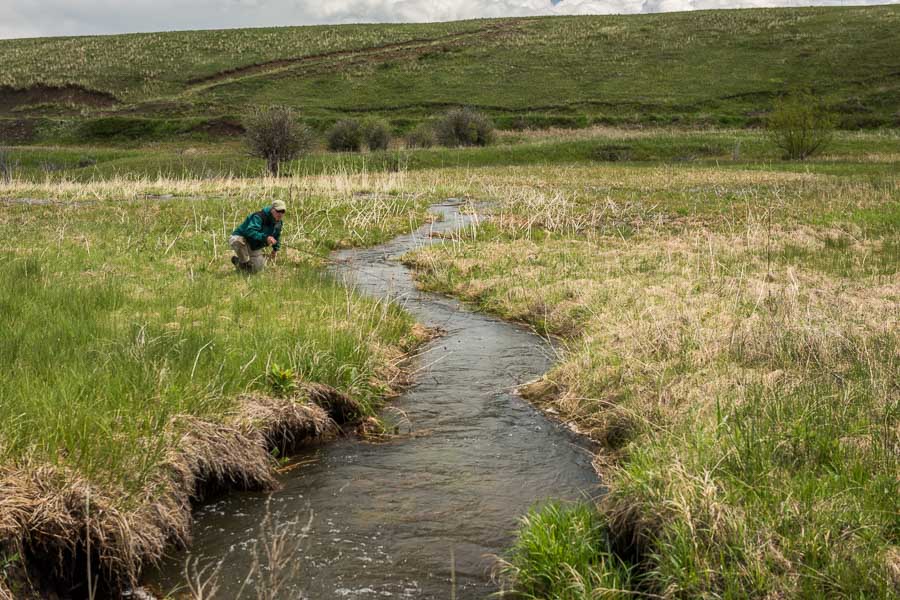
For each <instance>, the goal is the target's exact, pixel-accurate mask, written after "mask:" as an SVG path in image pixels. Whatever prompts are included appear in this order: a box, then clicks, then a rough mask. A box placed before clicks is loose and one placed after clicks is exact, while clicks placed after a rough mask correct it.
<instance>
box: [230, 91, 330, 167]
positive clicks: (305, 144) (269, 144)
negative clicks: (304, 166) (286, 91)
mask: <svg viewBox="0 0 900 600" xmlns="http://www.w3.org/2000/svg"><path fill="white" fill-rule="evenodd" d="M244 129H245V130H246V134H245V136H244V142H245V143H246V145H247V149H248V151H249V153H250V155H251V156H257V157H259V158H264V159H266V167H267V168H268V169H269V173H271V174H272V175H274V176H278V173H279V171H280V169H281V163H283V162H287V161H290V160H294V159H295V158H297V157H298V156H300V155H301V154H305V153H307V152H309V151H310V150H311V149H312V147H313V144H314V142H315V134H314V133H313V131H312V129H310V128H309V127H307V126H306V125H302V124H300V123H299V122H298V121H297V115H296V113H295V112H294V110H293V109H291V108H289V107H286V106H270V107H267V108H259V109H256V110H255V111H254V112H253V113H251V114H250V116H248V117H247V118H246V120H245V121H244Z"/></svg>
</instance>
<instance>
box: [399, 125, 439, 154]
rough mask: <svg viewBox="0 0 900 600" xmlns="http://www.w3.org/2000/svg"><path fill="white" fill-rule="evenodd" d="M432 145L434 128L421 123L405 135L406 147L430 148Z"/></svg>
mask: <svg viewBox="0 0 900 600" xmlns="http://www.w3.org/2000/svg"><path fill="white" fill-rule="evenodd" d="M432 146H434V128H433V127H432V126H431V125H430V124H428V123H422V124H420V125H419V126H418V127H416V128H415V129H413V130H412V131H410V132H409V133H408V134H407V136H406V147H407V148H431V147H432Z"/></svg>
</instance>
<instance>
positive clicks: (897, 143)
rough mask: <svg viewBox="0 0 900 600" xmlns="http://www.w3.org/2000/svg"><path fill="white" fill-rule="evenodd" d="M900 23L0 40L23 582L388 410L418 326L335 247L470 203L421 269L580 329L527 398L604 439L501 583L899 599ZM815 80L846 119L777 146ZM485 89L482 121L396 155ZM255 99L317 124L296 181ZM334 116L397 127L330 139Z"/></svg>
mask: <svg viewBox="0 0 900 600" xmlns="http://www.w3.org/2000/svg"><path fill="white" fill-rule="evenodd" d="M898 24H900V7H898V6H896V5H894V6H880V7H854V8H846V9H844V8H815V9H766V10H747V11H702V12H692V13H678V14H666V15H639V16H632V17H625V16H604V17H578V18H527V19H495V20H479V21H466V22H458V23H441V24H422V25H353V26H326V27H291V28H275V29H247V30H229V31H197V32H170V33H156V34H134V35H121V36H98V37H84V38H48V39H24V40H0V56H2V57H3V69H2V71H0V233H2V235H3V237H4V239H5V240H7V243H6V244H5V245H4V246H3V248H2V249H0V283H2V287H0V316H2V319H0V364H2V365H3V368H4V372H5V376H4V378H3V386H2V388H0V423H3V426H2V428H0V489H2V490H3V493H0V599H2V600H7V599H9V598H20V597H27V595H28V594H33V595H34V596H35V597H37V596H39V595H41V594H42V593H43V594H44V595H46V593H49V592H50V591H52V590H50V589H49V588H48V587H46V586H49V587H51V588H52V587H53V586H54V585H55V586H57V587H58V588H59V589H62V590H65V591H66V592H68V591H69V588H72V586H75V588H74V589H75V591H74V592H73V593H74V594H75V595H77V596H83V597H88V596H91V595H93V591H94V588H95V586H96V585H100V586H101V587H104V586H105V587H109V588H111V589H112V588H115V587H116V586H121V585H128V584H132V583H135V582H136V581H137V580H138V577H139V574H140V572H141V569H142V568H143V567H144V565H145V564H146V563H147V562H148V561H149V562H152V561H154V560H157V559H158V558H159V557H160V556H161V555H162V553H163V552H164V551H165V549H166V548H167V547H169V546H171V544H188V543H189V541H190V528H191V507H192V503H193V502H195V501H197V500H198V499H199V498H202V497H204V495H207V494H212V493H216V492H220V491H224V490H228V489H267V488H270V487H272V486H273V485H275V481H274V478H273V477H274V476H273V473H274V472H275V469H276V468H277V467H278V465H279V461H283V460H286V455H287V454H289V453H290V450H291V449H292V447H293V446H294V443H295V442H302V441H308V440H319V439H325V438H327V437H328V436H330V435H337V433H338V431H337V430H336V428H335V425H334V423H333V422H332V421H331V420H330V419H329V413H328V412H327V410H328V407H329V406H331V405H330V404H329V402H330V401H328V402H326V401H322V399H321V397H320V396H322V395H323V394H324V395H325V396H327V397H328V398H332V399H340V402H346V403H350V404H351V405H352V406H353V407H356V408H355V410H356V409H358V412H359V414H358V417H359V418H361V419H366V418H368V417H370V416H371V415H373V414H375V411H376V410H377V408H378V407H379V406H380V405H381V404H382V403H383V402H384V401H385V399H386V398H388V397H389V396H390V395H391V394H392V393H394V392H395V391H396V390H397V389H398V387H400V385H401V384H402V383H403V381H404V373H403V369H402V368H401V366H400V365H401V364H402V363H403V360H404V358H405V357H406V356H407V355H408V353H409V352H410V351H411V350H412V348H414V347H415V346H416V345H417V344H419V343H421V342H422V341H423V340H424V339H425V338H426V337H427V335H428V333H427V332H423V331H422V330H421V328H419V327H417V326H416V325H415V324H414V323H413V322H412V319H411V318H410V317H409V315H407V314H405V313H404V312H403V311H402V310H401V309H400V308H398V307H397V306H395V305H393V304H390V303H384V302H378V301H375V300H372V299H369V298H365V297H361V296H359V295H357V294H356V293H354V292H352V291H350V290H347V289H345V288H344V287H342V286H341V285H339V284H338V283H337V282H335V281H333V280H332V279H331V278H330V277H329V276H328V274H327V272H326V269H325V265H326V257H327V254H328V252H329V251H330V250H333V249H336V248H341V247H347V246H355V245H371V244H375V243H378V242H380V241H383V240H386V239H388V238H390V237H392V236H393V235H395V234H398V233H400V232H405V231H409V230H410V229H412V228H414V227H416V226H417V225H418V224H420V223H422V222H423V221H424V220H425V219H426V218H428V217H427V216H426V207H427V206H428V205H429V204H430V203H431V202H434V201H439V200H443V199H445V198H448V197H453V198H461V199H466V200H469V201H470V202H471V209H472V210H477V211H479V213H480V215H481V216H480V219H479V221H478V224H477V226H475V227H472V228H470V229H467V230H466V231H464V232H461V233H460V234H458V235H457V236H455V237H454V238H453V242H454V243H453V244H448V245H444V246H439V247H438V246H435V247H431V248H430V249H427V250H423V251H421V252H418V253H417V254H414V255H411V256H408V257H406V260H407V262H408V263H409V264H410V265H411V266H414V267H415V268H416V269H417V270H418V276H419V278H420V281H421V283H422V285H423V286H425V287H426V288H428V289H431V290H435V291H439V292H443V293H447V294H452V295H454V296H457V297H459V298H463V299H465V300H466V301H468V302H470V303H472V305H473V306H475V307H477V308H478V309H480V310H485V311H489V312H492V313H495V314H498V315H501V316H503V317H505V318H508V319H512V320H516V321H520V322H523V323H526V324H528V325H529V326H531V327H533V328H534V329H535V330H537V331H539V332H540V333H542V334H545V335H550V336H555V337H557V338H558V339H559V340H560V342H561V347H562V351H561V354H560V357H559V361H558V364H557V365H556V366H555V367H554V368H553V370H552V371H551V372H549V373H548V374H547V375H546V376H545V377H544V378H543V379H542V380H541V381H539V382H535V383H533V384H532V385H530V386H528V387H526V388H524V389H523V390H522V393H523V395H525V396H526V397H527V398H529V399H530V400H531V401H533V402H535V403H536V404H538V405H540V406H542V407H543V408H545V409H546V410H547V411H548V413H549V414H551V415H554V417H555V418H559V419H562V420H564V421H566V422H567V423H569V424H570V425H571V426H572V427H573V428H576V429H577V430H578V431H580V432H582V433H583V434H584V435H586V436H589V437H590V438H592V439H593V440H595V441H596V442H597V443H598V444H599V447H600V451H599V452H598V454H597V458H596V467H597V469H598V471H599V472H601V473H602V475H603V479H604V483H605V484H606V485H607V486H608V487H609V493H608V494H607V495H606V496H605V497H604V498H603V500H602V501H601V502H600V503H599V504H598V505H592V504H581V505H576V506H568V505H563V504H558V503H550V504H547V505H546V506H538V507H535V508H534V510H533V511H532V512H531V513H529V514H528V515H526V516H525V517H524V518H523V521H522V525H521V528H520V530H519V535H518V541H517V543H516V545H515V546H514V547H513V548H511V549H510V552H509V553H508V554H507V555H506V556H504V557H503V559H502V562H501V564H500V567H499V570H498V577H499V579H500V581H501V584H502V586H503V587H504V588H505V589H507V590H515V592H516V593H517V594H519V595H521V596H523V597H526V598H554V599H559V600H574V599H582V598H600V597H623V598H625V597H627V598H633V597H662V598H693V597H707V598H746V597H754V598H756V597H759V598H778V597H792V598H794V597H796V598H820V597H846V598H851V597H852V598H862V597H865V598H892V597H895V596H896V595H897V594H898V593H900V527H898V524H900V520H898V509H897V501H896V498H897V497H898V496H900V493H898V492H900V489H898V481H900V470H898V462H897V461H898V456H900V404H898V398H900V389H898V381H900V345H898V331H900V322H898V314H900V310H898V308H900V279H898V277H900V275H898V266H900V177H898V172H900V133H898V129H897V127H898V126H900V120H898V119H900V112H898V97H900V88H898V83H900V79H898V77H897V73H898V72H900V71H898V69H900V63H898V57H900V38H898V36H897V35H896V30H897V26H898ZM485 81H489V82H491V85H484V82H485ZM801 89H808V90H810V91H811V92H812V93H813V94H814V95H815V97H817V98H818V99H819V100H821V102H822V104H823V107H824V108H825V109H827V110H830V111H831V112H832V113H833V114H834V115H836V117H837V119H836V121H837V122H836V124H837V126H838V131H837V132H836V133H835V135H834V138H833V140H832V141H831V143H830V144H829V145H828V147H827V148H826V150H825V151H824V152H823V153H822V154H820V155H818V156H816V157H815V158H814V159H812V160H806V161H785V160H783V159H782V156H781V152H780V151H779V150H778V149H777V148H776V147H775V146H774V145H773V143H772V141H771V139H770V138H769V137H768V136H767V134H766V132H765V131H764V130H763V129H762V128H761V126H762V125H764V124H765V120H766V117H767V115H768V114H769V112H770V111H771V110H772V108H773V106H774V104H775V102H776V100H777V99H778V98H780V97H782V96H784V95H786V94H789V93H791V92H793V91H797V90H801ZM463 103H465V104H469V105H471V106H474V107H476V108H479V109H481V110H483V111H484V112H486V113H488V114H489V115H490V116H491V117H492V118H493V120H494V122H495V123H496V124H497V125H498V127H499V129H500V131H498V135H497V141H496V143H494V144H493V145H490V146H488V147H483V148H464V149H463V148H438V147H434V148H426V149H422V148H416V149H411V148H407V147H406V145H405V144H404V142H403V140H402V139H401V137H400V136H401V135H402V134H404V133H406V132H408V131H410V130H412V129H413V128H414V127H416V126H417V125H418V124H420V123H421V122H427V121H431V120H433V119H434V118H436V117H437V116H439V115H440V114H441V113H442V112H443V111H445V110H446V109H447V108H449V107H452V106H458V105H460V104H463ZM269 104H284V105H288V106H292V107H294V108H296V109H297V110H298V111H299V114H300V116H301V119H302V120H303V121H304V122H305V123H307V124H309V125H311V126H312V127H313V128H314V129H315V130H316V132H317V133H318V134H319V136H320V145H319V147H317V148H315V149H314V150H313V151H312V152H310V153H309V154H307V155H305V156H302V157H300V158H299V159H298V160H295V161H293V162H291V163H289V164H287V165H285V166H284V169H283V170H282V174H283V176H282V177H280V178H270V177H266V176H265V174H264V169H265V166H264V163H263V161H262V160H261V159H256V158H250V157H248V156H247V154H246V151H245V149H244V147H243V146H242V145H241V142H240V134H241V133H242V119H243V116H244V115H245V114H247V113H248V111H250V110H252V109H254V108H256V107H259V106H261V105H269ZM348 116H352V117H358V118H360V119H367V118H381V119H385V120H387V121H388V122H389V124H390V126H391V128H392V130H393V133H394V134H395V136H396V137H395V140H394V142H393V143H392V145H391V146H390V147H389V148H388V149H387V150H385V151H379V152H362V153H333V152H327V151H325V149H324V148H323V144H322V143H321V142H322V140H323V139H324V133H325V131H326V130H327V129H328V128H329V127H330V126H331V125H332V124H333V123H334V122H335V121H336V120H338V119H341V118H344V117H348ZM276 198H280V199H284V200H285V201H286V202H287V203H288V207H289V213H288V216H287V222H286V227H285V235H286V238H285V240H284V242H285V251H284V252H283V253H282V255H281V257H280V258H279V260H278V262H277V263H274V264H270V265H269V268H268V269H267V271H266V272H265V273H264V274H262V275H260V276H258V277H250V278H247V277H242V276H239V275H237V274H236V273H235V272H234V269H233V267H232V265H231V264H230V262H229V260H228V258H229V255H230V251H229V247H228V244H227V238H228V235H229V234H230V232H231V230H232V229H233V228H234V227H235V226H236V225H237V224H238V223H239V222H240V221H241V220H242V219H243V218H244V217H245V216H246V215H247V214H248V213H250V212H252V211H255V210H257V209H259V208H260V207H261V206H264V205H266V204H269V203H270V202H271V201H272V200H273V199H276ZM334 401H337V400H334ZM352 426H353V424H352V423H351V424H349V425H347V428H350V427H352ZM95 577H98V578H99V579H97V580H95V579H94V578H95ZM42 586H44V587H42Z"/></svg>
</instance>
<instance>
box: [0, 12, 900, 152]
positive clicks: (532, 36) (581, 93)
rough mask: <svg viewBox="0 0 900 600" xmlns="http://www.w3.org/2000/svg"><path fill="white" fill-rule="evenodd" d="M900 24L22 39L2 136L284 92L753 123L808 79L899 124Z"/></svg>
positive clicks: (743, 19) (541, 115) (871, 117)
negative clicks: (789, 91)
mask: <svg viewBox="0 0 900 600" xmlns="http://www.w3.org/2000/svg"><path fill="white" fill-rule="evenodd" d="M898 31H900V6H881V7H866V8H803V9H758V10H757V9H755V10H728V11H704V12H690V13H674V14H655V15H634V16H596V17H564V18H555V17H554V18H528V19H499V20H478V21H464V22H456V23H441V24H422V25H348V26H316V27H285V28H270V29H243V30H226V31H193V32H172V33H154V34H133V35H117V36H94V37H74V38H43V39H24V40H4V41H0V56H2V57H3V67H4V68H3V70H2V71H0V118H2V119H3V124H2V125H0V136H4V135H5V137H7V138H9V139H11V140H13V141H20V142H24V141H32V140H37V141H41V140H65V139H67V138H80V139H82V140H83V139H86V138H87V139H94V138H98V137H99V138H103V137H104V136H107V137H108V136H109V135H111V134H110V131H111V132H113V133H115V132H117V131H120V130H121V129H122V128H123V127H126V125H127V127H130V128H131V129H133V130H134V131H133V134H132V135H130V137H132V138H140V137H142V136H144V135H150V134H152V135H157V136H162V137H173V136H175V137H177V136H178V135H212V136H217V135H220V134H225V135H227V134H234V133H235V132H236V131H237V128H236V127H234V125H236V124H237V123H239V121H240V116H241V115H242V114H243V113H245V112H246V111H247V110H248V108H249V107H252V106H255V105H258V104H271V103H278V104H288V105H292V106H296V107H298V108H300V109H302V111H303V113H304V114H305V115H306V117H307V118H308V119H309V120H310V121H311V123H312V124H314V125H320V126H322V127H324V126H326V125H327V124H329V123H331V122H333V121H334V120H335V119H336V118H339V117H341V116H344V115H347V114H363V113H365V114H374V115H379V116H383V117H386V118H388V119H390V120H391V121H392V122H393V124H394V125H395V126H396V127H397V128H398V129H405V128H407V127H408V126H409V125H411V124H412V123H414V122H416V121H418V120H421V119H423V118H427V117H429V116H430V115H432V114H434V113H435V112H438V111H440V110H442V109H443V108H444V107H446V106H448V105H457V104H470V105H476V106H478V107H481V108H483V109H485V110H487V111H488V112H490V113H491V114H492V115H493V116H494V117H495V118H496V119H497V121H498V124H499V125H501V126H502V127H516V126H525V125H531V126H535V125H536V126H541V125H552V124H556V125H564V126H584V125H587V124H590V123H597V122H601V123H629V122H639V123H664V124H665V123H685V124H706V125H738V126H741V125H753V124H754V123H757V122H758V121H759V117H760V115H761V114H764V113H765V112H766V111H767V110H768V109H769V108H770V107H771V103H772V100H773V98H774V97H776V96H778V95H779V94H782V93H784V92H786V91H788V90H791V89H794V88H797V87H806V88H809V89H811V90H812V91H813V92H814V93H816V94H818V95H820V96H821V97H822V98H823V100H824V101H825V102H826V103H827V104H828V105H829V106H830V107H831V108H832V109H834V110H835V111H836V112H838V113H839V114H840V115H841V124H842V125H843V126H844V127H847V128H854V127H860V126H863V127H867V126H868V127H871V126H896V125H898V124H900V35H898V34H897V32H898ZM110 117H114V119H113V120H109V118H110ZM103 118H106V119H107V120H105V121H103V120H100V121H97V122H94V123H93V124H92V125H90V126H89V127H87V128H85V127H84V122H85V121H92V120H93V121H96V120H97V119H103ZM147 118H150V119H154V121H152V122H151V123H146V122H142V121H140V119H147ZM123 119H129V120H132V121H131V122H127V123H126V122H124V121H123ZM134 119H138V121H137V122H133V120H134ZM160 120H163V121H160ZM73 122H74V123H76V124H79V125H78V126H76V125H73ZM127 127H126V129H127Z"/></svg>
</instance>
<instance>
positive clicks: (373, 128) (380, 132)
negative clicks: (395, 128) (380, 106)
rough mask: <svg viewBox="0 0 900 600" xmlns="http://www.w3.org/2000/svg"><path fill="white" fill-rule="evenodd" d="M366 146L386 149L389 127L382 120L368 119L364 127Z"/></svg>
mask: <svg viewBox="0 0 900 600" xmlns="http://www.w3.org/2000/svg"><path fill="white" fill-rule="evenodd" d="M364 133H365V138H366V146H368V147H369V150H387V149H388V146H389V145H390V143H391V137H392V136H391V128H390V126H388V124H387V123H385V122H384V121H370V122H368V123H366V127H365V131H364Z"/></svg>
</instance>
